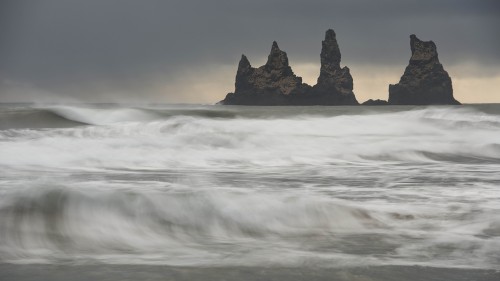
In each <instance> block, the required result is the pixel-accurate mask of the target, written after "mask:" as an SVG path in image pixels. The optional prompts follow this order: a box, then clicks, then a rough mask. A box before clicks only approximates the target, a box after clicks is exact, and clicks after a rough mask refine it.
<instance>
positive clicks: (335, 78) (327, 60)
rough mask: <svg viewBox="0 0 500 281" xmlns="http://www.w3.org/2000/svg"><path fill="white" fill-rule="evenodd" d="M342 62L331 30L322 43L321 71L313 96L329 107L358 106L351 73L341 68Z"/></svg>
mask: <svg viewBox="0 0 500 281" xmlns="http://www.w3.org/2000/svg"><path fill="white" fill-rule="evenodd" d="M340 60H341V55H340V49H339V45H338V43H337V38H336V35H335V32H334V31H333V30H332V29H329V30H327V31H326V35H325V40H324V41H323V42H322V49H321V69H320V73H319V77H318V82H317V84H316V85H314V87H313V88H312V91H311V95H312V96H314V97H315V98H316V99H318V100H322V101H323V102H324V104H327V105H357V104H358V101H357V100H356V97H355V96H354V93H353V92H352V89H353V82H352V76H351V73H350V71H349V68H348V67H347V66H344V67H343V68H340Z"/></svg>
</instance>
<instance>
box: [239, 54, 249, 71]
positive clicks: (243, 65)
mask: <svg viewBox="0 0 500 281" xmlns="http://www.w3.org/2000/svg"><path fill="white" fill-rule="evenodd" d="M250 67H251V65H250V62H249V61H248V58H247V57H246V56H245V55H241V59H240V63H239V64H238V70H240V69H247V68H250Z"/></svg>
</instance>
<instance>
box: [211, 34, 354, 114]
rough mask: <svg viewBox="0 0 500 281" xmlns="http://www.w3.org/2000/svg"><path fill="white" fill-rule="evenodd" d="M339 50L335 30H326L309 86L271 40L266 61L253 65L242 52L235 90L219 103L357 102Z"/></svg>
mask: <svg viewBox="0 0 500 281" xmlns="http://www.w3.org/2000/svg"><path fill="white" fill-rule="evenodd" d="M340 59H341V55H340V50H339V47H338V43H337V39H336V35H335V32H334V31H333V30H331V29H329V30H327V32H326V35H325V40H324V41H323V42H322V50H321V71H320V76H319V77H318V82H317V84H316V85H315V86H313V87H311V86H309V85H308V84H306V83H302V78H301V77H298V76H296V75H295V74H294V73H293V71H292V68H291V67H290V66H289V64H288V57H287V54H286V52H284V51H282V50H280V49H279V47H278V44H277V43H276V42H273V45H272V47H271V53H270V54H269V56H268V59H267V62H266V64H265V65H263V66H261V67H259V68H253V67H252V66H251V65H250V62H249V61H248V59H247V57H246V56H245V55H242V56H241V60H240V63H239V65H238V71H237V73H236V82H235V91H234V93H229V94H227V96H226V98H225V99H224V100H222V101H221V102H220V103H221V104H227V105H357V104H358V102H357V100H356V97H355V96H354V93H353V92H352V89H353V81H352V76H351V74H350V72H349V68H347V67H344V68H341V67H340Z"/></svg>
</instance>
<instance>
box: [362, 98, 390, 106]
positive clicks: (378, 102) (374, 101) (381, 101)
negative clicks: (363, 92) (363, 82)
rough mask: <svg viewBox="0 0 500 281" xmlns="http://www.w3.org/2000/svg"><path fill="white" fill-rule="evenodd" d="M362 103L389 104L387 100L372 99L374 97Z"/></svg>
mask: <svg viewBox="0 0 500 281" xmlns="http://www.w3.org/2000/svg"><path fill="white" fill-rule="evenodd" d="M361 105H387V101H385V100H379V99H377V100H372V99H369V100H367V101H365V102H364V103H362V104H361Z"/></svg>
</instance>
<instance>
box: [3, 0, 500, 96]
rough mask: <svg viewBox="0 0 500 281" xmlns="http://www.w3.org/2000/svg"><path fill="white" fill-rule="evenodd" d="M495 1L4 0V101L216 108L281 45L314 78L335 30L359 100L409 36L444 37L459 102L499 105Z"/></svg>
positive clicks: (383, 78)
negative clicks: (240, 75)
mask: <svg viewBox="0 0 500 281" xmlns="http://www.w3.org/2000/svg"><path fill="white" fill-rule="evenodd" d="M499 26H500V1H497V0H475V1H470V0H441V1H432V0H408V1H397V0H381V1H373V0H354V1H331V0H312V1H294V0H291V1H290V0H289V1H285V0H253V1H231V0H217V1H201V0H199V1H181V0H170V1H161V0H145V1H135V0H85V1H78V0H44V1H29V0H4V1H1V2H0V102H125V103H127V102H130V103H133V102H168V103H215V102H217V101H219V100H221V99H223V98H224V96H225V94H226V93H227V92H230V91H233V90H234V78H235V77H234V76H235V72H236V68H237V64H238V61H239V58H240V56H241V54H242V53H244V54H246V55H247V56H248V58H249V60H250V63H251V64H252V65H253V66H259V65H261V64H263V63H264V62H265V60H266V58H267V55H268V53H269V50H270V48H271V43H272V41H273V40H276V41H277V42H278V44H279V46H280V48H281V49H282V50H284V51H286V52H287V53H288V58H289V61H290V64H291V66H292V69H293V70H294V72H295V73H296V74H297V75H299V76H302V77H303V79H304V81H305V82H307V83H310V84H315V82H316V81H315V80H316V78H317V75H318V74H319V54H320V51H321V40H323V38H324V32H325V31H326V30H327V29H328V28H333V29H334V30H335V32H336V33H337V39H338V42H339V45H340V50H341V52H342V62H341V65H342V66H344V65H346V66H348V67H349V68H350V69H351V73H352V75H353V78H354V93H355V94H356V96H357V98H358V100H359V101H361V102H362V101H365V100H366V99H369V98H380V99H387V95H388V90H387V89H388V85H389V84H390V83H392V84H394V83H397V82H398V81H399V78H400V76H401V75H402V74H403V71H404V68H405V67H406V65H407V63H408V60H409V58H410V47H409V35H410V34H413V33H414V34H416V35H417V36H418V37H419V38H420V39H422V40H433V41H434V42H435V43H436V44H437V48H438V52H439V58H440V61H441V63H442V64H443V66H444V68H445V69H446V70H447V71H448V72H449V74H450V76H451V78H452V80H453V86H454V91H455V97H456V98H457V99H458V100H459V101H461V102H464V103H487V102H500V90H499V88H500V52H499V51H498V50H500V36H498V27H499Z"/></svg>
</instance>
